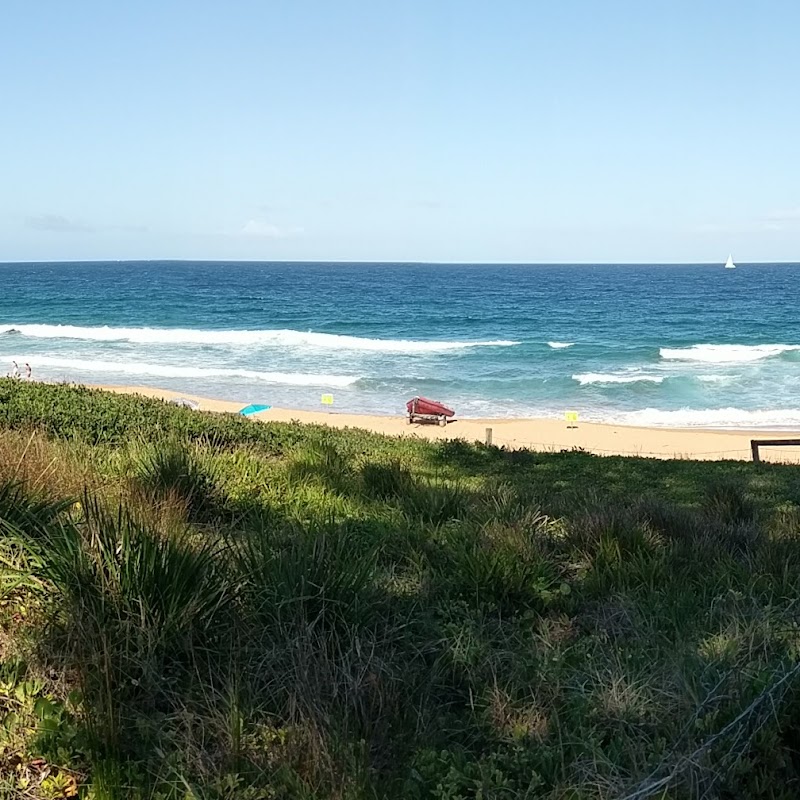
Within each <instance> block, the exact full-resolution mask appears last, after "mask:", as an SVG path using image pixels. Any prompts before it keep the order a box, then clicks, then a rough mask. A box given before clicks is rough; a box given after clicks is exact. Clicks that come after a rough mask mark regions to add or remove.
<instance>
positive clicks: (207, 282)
mask: <svg viewBox="0 0 800 800" xmlns="http://www.w3.org/2000/svg"><path fill="white" fill-rule="evenodd" d="M0 280H2V286H3V291H2V294H0V364H2V365H3V367H2V370H3V372H5V371H6V369H10V364H11V361H12V359H13V360H16V361H17V362H19V364H20V366H22V365H23V364H24V362H26V361H27V362H29V363H30V364H31V367H32V369H33V374H34V377H35V378H36V377H38V378H43V379H49V380H60V379H66V380H71V381H79V382H86V383H116V384H146V385H152V386H162V387H168V388H173V389H177V390H179V391H182V392H187V393H189V392H193V393H196V394H201V395H206V396H212V397H218V398H227V399H238V400H241V401H243V402H244V403H254V402H255V403H267V404H271V405H279V406H288V407H292V408H304V409H320V408H323V406H321V405H320V400H321V395H322V394H323V393H330V394H333V395H334V406H333V410H337V411H348V412H377V413H387V414H396V413H402V412H403V411H404V403H405V401H406V400H407V399H409V398H410V397H412V396H413V395H416V394H421V395H425V396H429V397H432V398H434V399H438V400H441V401H443V402H446V403H448V404H449V405H451V406H453V407H454V408H455V409H456V411H457V413H458V414H459V415H460V416H463V417H480V416H495V417H499V416H558V417H561V416H563V414H564V412H565V411H566V410H576V411H578V412H579V413H580V414H581V417H582V418H584V419H596V420H613V421H617V422H628V423H636V424H646V425H704V426H723V427H772V428H775V427H783V428H800V317H799V316H798V312H797V306H796V303H795V302H794V301H795V298H796V297H797V295H798V289H800V264H752V265H748V264H742V265H739V267H738V269H736V270H725V269H723V268H722V265H721V264H718V265H620V266H613V265H596V266H594V265H574V266H567V265H558V266H547V265H531V266H523V265H506V266H503V265H491V266H484V265H424V264H375V265H371V264H297V263H292V264H284V263H265V264H259V263H233V262H230V263H228V262H215V263H210V262H154V261H151V262H131V263H126V262H113V263H52V264H45V263H42V264H3V265H0Z"/></svg>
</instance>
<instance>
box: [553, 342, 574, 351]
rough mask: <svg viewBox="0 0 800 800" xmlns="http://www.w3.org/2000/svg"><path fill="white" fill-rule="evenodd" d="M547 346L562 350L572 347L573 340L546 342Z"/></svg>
mask: <svg viewBox="0 0 800 800" xmlns="http://www.w3.org/2000/svg"><path fill="white" fill-rule="evenodd" d="M547 344H548V346H549V347H552V348H553V350H564V349H565V348H567V347H572V346H573V345H574V344H575V342H548V343H547Z"/></svg>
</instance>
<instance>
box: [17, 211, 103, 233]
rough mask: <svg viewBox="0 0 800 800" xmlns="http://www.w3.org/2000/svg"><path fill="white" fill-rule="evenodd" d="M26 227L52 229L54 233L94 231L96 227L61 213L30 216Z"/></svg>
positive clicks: (40, 229) (41, 229)
mask: <svg viewBox="0 0 800 800" xmlns="http://www.w3.org/2000/svg"><path fill="white" fill-rule="evenodd" d="M25 227H26V228H31V229H32V230H35V231H50V232H52V233H93V232H94V228H92V227H91V226H90V225H87V224H86V223H84V222H79V221H77V220H73V219H69V218H68V217H63V216H61V215H60V214H39V215H37V216H35V217H28V218H27V219H26V220H25Z"/></svg>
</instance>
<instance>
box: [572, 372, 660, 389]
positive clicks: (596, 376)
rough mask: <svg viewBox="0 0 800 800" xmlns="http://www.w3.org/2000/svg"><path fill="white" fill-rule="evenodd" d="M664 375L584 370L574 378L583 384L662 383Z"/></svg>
mask: <svg viewBox="0 0 800 800" xmlns="http://www.w3.org/2000/svg"><path fill="white" fill-rule="evenodd" d="M664 377H665V376H664V375H645V374H641V373H624V372H623V373H620V372H608V373H606V372H584V373H581V374H580V375H573V376H572V380H574V381H578V383H579V384H580V385H581V386H587V385H590V384H593V383H601V384H602V383H639V382H645V383H661V381H663V380H664Z"/></svg>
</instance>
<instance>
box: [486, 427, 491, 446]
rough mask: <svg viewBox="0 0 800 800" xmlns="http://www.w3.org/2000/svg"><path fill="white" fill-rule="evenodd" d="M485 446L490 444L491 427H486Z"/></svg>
mask: <svg viewBox="0 0 800 800" xmlns="http://www.w3.org/2000/svg"><path fill="white" fill-rule="evenodd" d="M486 446H487V447H491V446H492V429H491V428H487V429H486Z"/></svg>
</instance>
